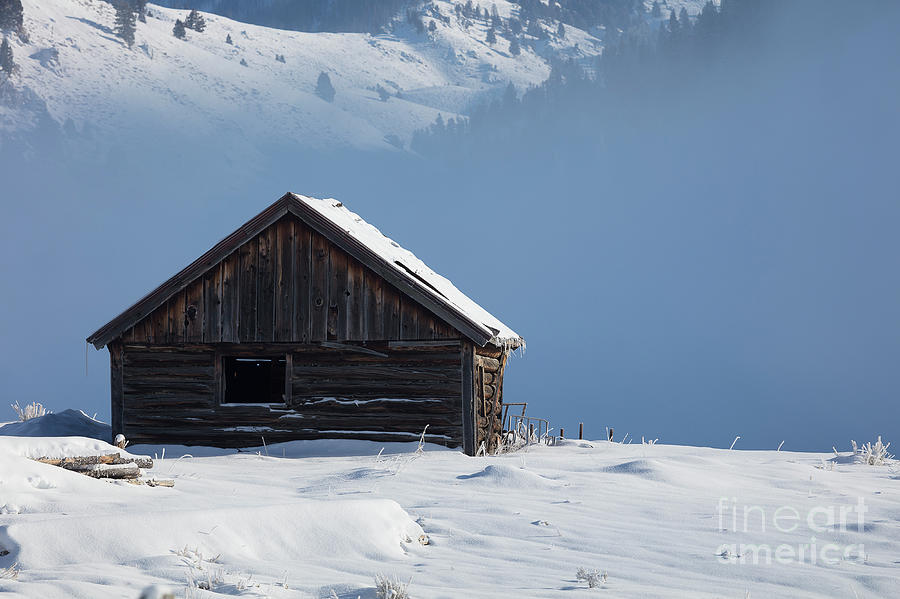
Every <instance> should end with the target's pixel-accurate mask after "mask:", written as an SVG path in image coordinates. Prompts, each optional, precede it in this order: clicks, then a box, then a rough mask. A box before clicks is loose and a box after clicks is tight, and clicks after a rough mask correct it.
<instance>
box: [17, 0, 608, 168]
mask: <svg viewBox="0 0 900 599" xmlns="http://www.w3.org/2000/svg"><path fill="white" fill-rule="evenodd" d="M23 4H24V7H25V28H26V30H27V32H28V36H29V40H28V42H27V43H25V42H23V41H22V40H20V39H19V38H18V37H14V38H13V39H12V40H11V43H12V46H13V52H14V54H15V57H16V61H17V63H18V64H19V67H20V74H19V76H18V77H17V78H16V79H15V82H16V84H17V86H19V87H21V88H24V89H28V90H30V91H31V92H33V93H34V94H36V95H37V96H38V97H39V98H40V100H42V101H43V102H44V103H46V110H47V113H48V114H49V115H50V116H51V117H52V118H53V119H54V120H55V121H56V122H58V123H59V124H60V125H63V124H65V125H66V132H67V133H68V134H69V135H71V136H74V137H75V138H79V139H82V141H84V140H97V139H104V138H114V139H129V138H132V139H133V138H137V139H139V141H138V143H139V145H141V146H143V147H147V148H152V147H158V146H159V145H164V144H165V143H166V142H169V143H170V144H171V141H170V140H171V139H172V138H183V137H188V138H191V139H198V140H205V141H206V146H205V147H207V148H209V147H222V148H229V147H230V146H233V145H235V144H249V145H251V146H254V147H257V148H258V147H261V146H264V145H265V144H272V143H282V144H287V143H296V144H298V145H301V146H303V147H306V148H314V149H315V148H340V147H348V146H349V147H357V148H364V149H365V148H389V147H391V146H390V145H389V142H388V141H386V139H385V138H386V137H389V136H396V138H397V139H399V140H400V141H401V142H403V143H408V141H409V138H410V137H411V135H412V133H413V131H415V130H416V129H419V128H422V127H425V126H427V125H429V124H430V123H432V122H434V120H435V118H436V117H437V115H438V114H441V113H442V114H443V116H444V118H445V119H446V118H449V117H451V116H455V115H456V114H457V113H459V112H461V111H463V110H465V109H467V108H468V107H469V105H470V104H472V103H474V102H480V101H482V100H484V99H485V98H490V97H492V96H493V95H495V94H499V92H500V91H502V89H503V87H504V86H505V85H506V84H507V83H508V82H512V83H514V84H515V85H516V86H518V87H519V88H520V89H522V88H525V87H527V86H529V85H534V84H537V83H540V82H541V81H543V80H544V79H545V78H546V77H547V75H548V74H549V66H548V63H547V60H546V58H547V56H549V54H550V53H551V52H550V50H551V48H549V47H541V48H538V47H536V49H537V50H538V51H543V52H544V54H545V56H539V55H537V54H536V53H535V49H532V48H530V47H528V44H527V43H526V44H523V52H522V54H521V55H520V56H512V55H511V54H510V53H509V52H508V49H509V48H508V45H509V43H508V41H507V40H505V39H503V38H502V37H501V38H500V39H499V41H498V43H497V44H494V45H493V46H489V45H488V44H487V43H486V42H485V37H486V34H487V26H486V24H485V23H483V22H480V21H476V22H475V23H473V24H472V25H471V26H469V27H468V28H467V29H466V28H464V27H463V24H462V23H461V22H460V21H459V20H458V19H457V18H456V16H455V14H454V13H453V4H452V3H450V2H444V1H439V2H436V3H435V6H437V7H438V8H439V9H440V10H441V12H442V14H443V15H451V18H450V19H449V21H450V22H449V24H445V22H443V21H438V22H437V28H436V31H435V32H434V33H433V34H418V33H416V32H415V31H414V30H413V29H412V28H411V27H410V26H409V25H408V24H406V22H405V19H403V18H401V16H399V15H398V19H397V21H395V23H394V24H393V26H392V30H391V33H389V34H387V33H386V34H381V35H369V34H359V33H340V34H338V33H303V32H296V31H282V30H277V29H271V28H266V27H260V26H255V25H249V24H245V23H240V22H237V21H232V20H230V19H227V18H224V17H221V16H218V15H213V14H206V15H205V18H206V23H207V27H206V30H205V31H204V32H203V33H198V32H195V31H191V30H188V32H187V39H186V40H184V41H182V40H179V39H176V38H175V37H174V36H173V35H172V28H173V25H174V22H175V20H176V18H181V19H183V18H184V17H185V15H186V11H184V10H174V9H169V8H163V7H159V6H155V5H152V4H151V5H149V12H150V16H149V17H148V19H147V22H146V23H140V22H139V23H138V24H137V34H136V43H135V46H134V47H133V48H132V49H128V48H126V47H125V45H124V43H123V42H122V40H121V39H119V38H118V37H116V35H115V33H114V31H113V27H114V10H113V7H112V5H111V4H109V3H107V2H104V1H102V0H40V1H37V0H24V2H23ZM497 6H498V7H499V9H500V12H501V14H508V13H511V12H514V11H517V10H518V9H517V8H516V7H515V5H513V4H511V3H510V2H506V1H504V0H498V2H497ZM430 20H432V19H431V18H428V17H426V22H429V21H430ZM228 35H230V36H231V39H232V40H233V44H231V45H229V44H226V43H225V38H226V36H228ZM552 45H553V48H552V53H555V54H563V55H566V56H572V57H576V58H590V57H592V56H596V55H597V54H599V53H600V52H601V51H602V48H601V46H600V42H599V40H598V39H596V38H594V37H592V36H590V35H588V34H587V33H585V32H582V31H578V30H575V29H574V28H570V32H569V33H568V34H567V37H566V39H565V40H554V41H553V42H552ZM276 55H283V56H284V58H285V61H284V62H283V63H282V62H279V61H277V60H276V58H275V57H276ZM242 61H244V62H245V63H246V66H243V65H242V64H241V62H242ZM322 71H324V72H327V73H328V74H329V76H330V78H331V81H332V84H333V85H334V87H335V89H336V92H337V93H336V96H335V98H334V102H333V103H329V102H326V101H324V100H322V99H321V98H319V97H318V96H317V95H316V94H315V86H316V80H317V77H318V75H319V73H320V72H322ZM379 85H380V86H382V87H383V88H385V89H387V90H389V91H390V92H391V93H392V94H393V97H391V98H390V99H389V100H388V101H386V102H385V101H381V100H380V99H379V95H378V93H377V92H376V87H377V86H379ZM24 103H25V102H24V101H23V100H21V99H18V98H17V99H16V100H15V105H16V106H19V107H20V108H21V105H22V104H24ZM0 104H3V102H2V101H0ZM32 104H34V105H31V104H29V105H28V106H27V107H26V108H27V110H19V111H18V112H15V114H6V116H5V117H4V114H5V113H7V112H10V111H11V110H13V111H14V109H13V108H10V107H8V106H7V107H5V108H4V107H2V106H0V130H2V129H4V128H5V129H7V130H9V129H10V128H11V127H12V128H14V126H15V123H14V118H19V119H22V118H25V117H26V116H28V115H31V116H30V117H29V118H30V119H31V120H34V118H36V117H34V114H36V113H40V112H41V110H42V108H41V106H40V102H39V101H35V102H32ZM6 121H12V124H11V123H10V122H6ZM4 122H6V124H5V125H4V124H3V123H4ZM25 124H27V123H25ZM25 124H23V125H22V126H25ZM32 126H33V124H32ZM129 134H131V136H129ZM185 134H187V135H185ZM211 140H219V141H222V142H223V143H215V142H213V141H211ZM393 143H394V144H396V143H397V142H396V141H393ZM225 151H228V150H225ZM232 151H233V150H232ZM245 153H246V150H243V152H239V154H240V155H243V154H245Z"/></svg>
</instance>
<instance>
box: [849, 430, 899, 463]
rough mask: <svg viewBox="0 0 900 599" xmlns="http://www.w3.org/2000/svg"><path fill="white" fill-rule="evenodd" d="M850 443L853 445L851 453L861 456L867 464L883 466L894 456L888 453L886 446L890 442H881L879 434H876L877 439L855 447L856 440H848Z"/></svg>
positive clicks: (887, 446) (888, 445)
mask: <svg viewBox="0 0 900 599" xmlns="http://www.w3.org/2000/svg"><path fill="white" fill-rule="evenodd" d="M850 444H851V445H853V453H854V454H856V455H860V456H862V459H863V461H864V462H865V463H866V464H868V465H869V466H884V465H885V464H886V463H887V462H888V461H890V460H891V459H892V458H893V457H894V455H893V454H891V453H888V448H889V447H890V446H891V444H890V443H887V444H885V443H883V442H882V441H881V435H878V440H877V441H875V443H872V442H871V441H870V442H869V443H866V444H865V445H863V446H862V447H857V446H856V441H850Z"/></svg>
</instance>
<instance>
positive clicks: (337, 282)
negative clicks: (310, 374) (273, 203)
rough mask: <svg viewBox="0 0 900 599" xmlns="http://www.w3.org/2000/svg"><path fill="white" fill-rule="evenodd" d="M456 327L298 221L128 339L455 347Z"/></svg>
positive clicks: (262, 240)
mask: <svg viewBox="0 0 900 599" xmlns="http://www.w3.org/2000/svg"><path fill="white" fill-rule="evenodd" d="M459 337H460V334H459V333H458V332H457V331H456V330H455V329H454V328H453V327H451V326H450V325H448V324H446V323H445V322H443V321H442V320H441V319H440V318H438V317H437V316H435V315H434V314H432V313H431V312H430V311H429V310H427V309H425V308H423V307H422V306H421V305H419V304H418V303H416V302H415V301H414V300H412V299H410V298H408V297H406V296H405V295H403V294H401V293H400V291H399V290H397V289H396V288H395V287H393V286H392V285H390V284H389V283H387V282H386V281H385V280H384V279H382V278H381V277H380V276H378V275H377V274H375V273H374V272H373V271H371V270H369V269H368V268H367V267H365V266H364V265H363V264H362V263H360V262H358V261H357V260H355V259H354V258H352V257H351V256H350V255H349V254H347V253H346V252H344V251H343V250H341V249H340V248H338V247H336V246H334V245H333V244H332V243H331V242H329V241H328V240H327V239H325V238H324V237H323V236H322V235H319V234H318V233H316V232H315V231H313V230H312V229H311V228H310V227H308V226H307V225H305V224H304V223H303V222H302V221H300V220H299V219H297V218H296V217H293V216H286V217H284V218H282V219H281V220H279V221H278V222H276V223H275V224H273V225H272V226H270V227H269V228H267V229H265V230H264V231H263V232H262V233H260V234H259V235H258V236H257V237H256V238H255V239H252V240H251V241H249V242H247V243H245V244H244V245H242V246H241V247H240V248H238V249H237V250H235V251H234V252H233V253H231V254H230V255H228V256H227V257H226V258H225V259H224V260H222V262H220V263H219V264H215V265H213V266H212V267H211V268H210V270H208V271H207V272H206V273H205V274H204V275H203V276H201V277H199V278H198V279H197V280H195V281H193V282H192V283H190V284H188V286H187V287H186V288H185V289H183V290H182V291H180V292H179V293H177V294H175V296H173V297H172V298H171V299H170V300H169V301H167V302H166V303H165V304H163V305H162V306H160V307H159V308H157V309H156V310H154V311H153V312H152V313H150V314H149V315H147V316H146V317H145V318H144V319H143V320H141V321H139V322H138V323H137V324H135V325H134V326H133V327H132V328H131V329H129V330H128V331H126V332H125V333H124V334H123V336H122V340H123V341H124V342H125V343H141V344H158V345H170V344H184V343H207V344H211V343H253V342H262V343H315V342H321V341H337V342H342V341H382V340H440V339H456V338H459Z"/></svg>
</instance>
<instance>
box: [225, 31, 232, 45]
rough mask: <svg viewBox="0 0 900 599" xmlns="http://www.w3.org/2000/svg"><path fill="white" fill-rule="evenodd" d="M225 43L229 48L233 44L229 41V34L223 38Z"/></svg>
mask: <svg viewBox="0 0 900 599" xmlns="http://www.w3.org/2000/svg"><path fill="white" fill-rule="evenodd" d="M225 43H226V44H228V45H229V46H233V45H234V42H233V41H232V40H231V34H230V33H229V34H228V35H226V36H225Z"/></svg>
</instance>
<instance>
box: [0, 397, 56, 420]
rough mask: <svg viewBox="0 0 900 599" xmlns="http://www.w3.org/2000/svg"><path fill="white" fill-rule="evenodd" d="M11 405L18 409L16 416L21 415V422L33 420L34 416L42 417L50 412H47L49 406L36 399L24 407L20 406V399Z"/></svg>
mask: <svg viewBox="0 0 900 599" xmlns="http://www.w3.org/2000/svg"><path fill="white" fill-rule="evenodd" d="M9 407H11V408H12V409H13V410H15V411H16V416H18V417H19V422H25V421H26V420H31V419H32V418H40V417H41V416H43V415H45V414H48V413H49V412H47V408H45V407H44V406H42V405H41V404H40V403H39V402H36V401H33V402H31V403H30V404H28V405H27V406H25V407H24V408H22V407H20V406H19V402H18V401H17V402H16V403H14V404H10V406H9Z"/></svg>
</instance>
